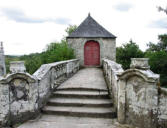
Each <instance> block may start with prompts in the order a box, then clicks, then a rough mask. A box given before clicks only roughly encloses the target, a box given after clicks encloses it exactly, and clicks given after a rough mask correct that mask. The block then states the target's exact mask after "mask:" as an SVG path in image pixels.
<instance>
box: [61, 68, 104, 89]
mask: <svg viewBox="0 0 167 128" xmlns="http://www.w3.org/2000/svg"><path fill="white" fill-rule="evenodd" d="M61 88H89V89H99V90H107V86H106V83H105V80H104V77H103V72H102V70H101V69H100V68H85V69H81V70H79V71H78V73H77V74H75V75H74V76H73V77H72V78H70V79H69V80H67V81H66V82H64V83H63V84H62V85H61V86H60V87H59V89H61Z"/></svg>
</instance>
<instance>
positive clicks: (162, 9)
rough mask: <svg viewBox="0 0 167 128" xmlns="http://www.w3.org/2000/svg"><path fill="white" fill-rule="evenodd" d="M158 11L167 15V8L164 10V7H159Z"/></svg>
mask: <svg viewBox="0 0 167 128" xmlns="http://www.w3.org/2000/svg"><path fill="white" fill-rule="evenodd" d="M158 10H159V11H163V12H165V13H166V14H167V7H166V8H162V7H160V6H159V7H158Z"/></svg>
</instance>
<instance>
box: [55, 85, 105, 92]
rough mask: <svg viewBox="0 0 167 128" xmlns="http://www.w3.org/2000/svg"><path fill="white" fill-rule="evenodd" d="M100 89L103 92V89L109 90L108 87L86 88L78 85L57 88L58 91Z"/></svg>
mask: <svg viewBox="0 0 167 128" xmlns="http://www.w3.org/2000/svg"><path fill="white" fill-rule="evenodd" d="M60 90H61V91H63V90H64V91H74V90H75V91H100V92H102V91H105V92H106V91H108V90H107V89H99V88H91V87H90V88H85V87H78V88H76V87H61V86H60V87H58V88H57V89H56V91H60Z"/></svg>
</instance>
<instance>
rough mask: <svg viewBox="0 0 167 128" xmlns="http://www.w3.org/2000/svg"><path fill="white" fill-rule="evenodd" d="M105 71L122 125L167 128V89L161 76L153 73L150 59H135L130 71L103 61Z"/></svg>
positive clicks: (108, 61)
mask: <svg viewBox="0 0 167 128" xmlns="http://www.w3.org/2000/svg"><path fill="white" fill-rule="evenodd" d="M103 70H104V75H105V78H106V81H107V86H108V89H109V92H110V95H111V96H112V98H113V100H114V104H115V107H116V109H117V118H118V121H119V123H123V124H124V123H125V124H131V125H133V126H137V127H140V128H166V127H167V89H165V88H161V87H160V86H159V85H160V84H159V77H160V76H159V75H158V74H154V73H153V72H152V71H151V70H150V66H149V65H148V59H147V58H133V59H132V62H131V68H130V69H128V70H126V71H123V69H122V68H121V66H120V65H119V64H117V63H115V62H113V61H110V60H106V59H103Z"/></svg>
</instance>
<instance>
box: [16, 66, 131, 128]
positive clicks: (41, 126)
mask: <svg viewBox="0 0 167 128" xmlns="http://www.w3.org/2000/svg"><path fill="white" fill-rule="evenodd" d="M67 88H69V89H72V88H75V89H76V88H84V89H85V88H86V89H90V90H91V89H97V90H98V89H99V90H107V88H106V84H105V80H104V77H103V73H102V70H101V69H100V68H85V69H81V70H79V71H78V73H77V74H75V75H74V76H73V77H71V78H70V79H68V80H67V81H65V82H64V83H63V84H62V85H61V86H60V87H59V89H62V90H63V89H67ZM74 92H75V91H74ZM63 93H65V92H63ZM82 93H83V94H85V92H82ZM83 94H82V95H83ZM86 94H87V92H86ZM95 94H96V93H95ZM92 103H93V102H92ZM18 128H132V127H129V126H126V125H119V124H118V123H117V121H116V119H110V118H91V117H71V116H62V115H41V116H40V117H39V118H38V119H36V120H32V121H28V122H26V123H24V124H22V125H20V126H19V127H18Z"/></svg>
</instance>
